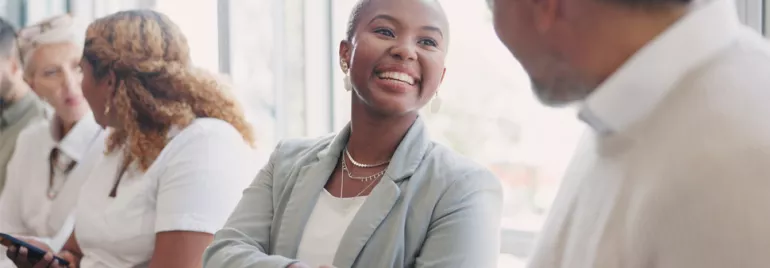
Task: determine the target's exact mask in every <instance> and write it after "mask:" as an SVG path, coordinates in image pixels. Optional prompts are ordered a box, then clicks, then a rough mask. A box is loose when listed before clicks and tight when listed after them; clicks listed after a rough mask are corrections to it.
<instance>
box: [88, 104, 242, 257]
mask: <svg viewBox="0 0 770 268" xmlns="http://www.w3.org/2000/svg"><path fill="white" fill-rule="evenodd" d="M170 137H171V138H170V141H169V142H168V144H167V145H166V147H165V148H163V150H162V151H161V153H160V155H159V156H158V158H157V159H156V160H155V162H154V163H153V164H152V165H151V166H150V167H149V169H148V170H147V171H146V172H141V171H140V170H138V168H137V167H136V166H135V165H132V166H130V167H129V168H128V169H127V171H126V172H125V173H124V174H123V176H122V178H121V179H120V180H119V184H118V187H117V195H116V196H115V197H110V196H109V195H110V192H111V190H112V188H113V187H114V186H115V182H116V180H117V179H118V178H117V177H118V173H119V172H118V170H119V168H120V167H121V166H122V161H123V154H122V152H119V151H118V152H113V153H110V154H108V155H104V154H102V153H101V152H103V151H104V144H102V146H101V147H102V148H101V150H99V151H94V153H98V154H97V157H94V160H95V161H93V162H90V163H88V165H90V168H92V172H91V173H90V176H89V177H88V178H87V182H86V183H85V184H84V185H83V189H82V191H81V193H82V194H81V196H80V200H79V202H78V205H77V209H76V223H75V234H76V235H75V236H76V238H77V242H78V244H79V245H80V248H81V249H82V250H83V254H84V257H83V259H82V260H81V265H80V267H82V268H95V267H147V266H148V264H149V262H150V260H151V258H152V254H153V250H154V246H155V234H156V233H159V232H165V231H191V232H205V233H211V234H213V233H214V232H216V231H217V230H219V229H220V228H222V226H223V225H224V223H225V221H226V220H227V218H228V217H229V215H230V213H231V212H232V210H233V209H234V208H235V205H236V204H237V202H238V200H240V198H241V193H242V191H243V189H245V188H246V186H248V184H249V182H250V181H251V180H253V178H254V177H255V176H256V172H257V170H256V169H255V168H252V165H253V160H252V158H253V151H252V150H251V147H250V146H248V145H247V144H246V143H245V142H244V140H243V138H242V137H241V135H240V133H239V132H238V131H237V130H236V129H235V128H234V127H233V126H232V125H230V124H228V123H226V122H224V121H221V120H217V119H209V118H206V119H196V120H195V121H193V122H192V123H191V124H190V125H189V126H187V127H186V128H184V129H183V130H181V131H172V133H170Z"/></svg>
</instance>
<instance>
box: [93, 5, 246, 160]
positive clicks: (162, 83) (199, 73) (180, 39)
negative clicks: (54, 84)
mask: <svg viewBox="0 0 770 268" xmlns="http://www.w3.org/2000/svg"><path fill="white" fill-rule="evenodd" d="M83 57H84V59H85V60H87V61H88V63H90V64H91V66H93V76H94V77H95V78H102V77H104V76H105V75H107V74H108V73H109V72H113V73H114V75H115V85H116V87H115V91H114V93H113V94H112V96H111V98H110V99H109V100H108V103H109V104H111V105H110V109H111V111H112V113H115V116H116V119H118V122H119V123H120V124H122V125H121V126H120V127H118V128H116V129H115V130H113V132H112V133H111V134H110V137H109V140H108V141H107V153H110V152H114V151H115V150H118V149H120V148H126V150H124V153H125V156H126V157H125V163H124V164H125V165H128V164H130V163H131V162H132V160H134V159H135V160H136V161H137V164H138V165H139V168H140V169H141V170H143V171H146V170H147V169H148V168H149V167H150V165H152V163H153V162H154V161H155V159H156V158H157V157H158V155H159V154H160V152H161V151H162V150H163V147H165V145H166V143H167V135H168V133H169V130H170V129H171V127H181V128H183V127H186V126H187V125H189V124H190V123H191V122H192V121H193V120H194V119H195V118H202V117H208V118H217V119H221V120H223V121H226V122H228V123H230V124H231V125H232V126H234V127H235V128H236V129H237V130H238V131H239V132H240V134H241V136H242V137H243V139H244V140H245V141H246V142H248V143H249V144H251V145H252V146H253V145H254V137H253V132H252V129H251V126H250V125H249V123H248V122H247V121H246V119H245V116H244V114H243V110H242V109H241V107H240V106H239V105H238V103H237V102H236V101H235V99H234V98H233V96H232V95H230V94H229V89H228V88H226V86H225V84H224V83H220V81H218V79H217V78H216V77H215V76H214V75H213V74H211V73H208V72H206V71H204V70H202V69H199V68H195V67H193V66H192V64H191V63H190V55H189V47H188V45H187V39H186V37H185V36H184V35H183V34H182V33H181V31H180V30H179V28H178V27H177V25H175V24H174V23H173V22H171V20H169V19H168V17H166V16H165V15H163V14H161V13H158V12H155V11H152V10H130V11H122V12H118V13H115V14H113V15H110V16H107V17H104V18H101V19H98V20H96V21H94V22H93V23H91V24H90V25H89V26H88V30H87V32H86V42H85V47H84V50H83Z"/></svg>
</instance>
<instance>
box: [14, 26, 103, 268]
mask: <svg viewBox="0 0 770 268" xmlns="http://www.w3.org/2000/svg"><path fill="white" fill-rule="evenodd" d="M84 30H85V29H80V28H78V27H76V25H75V23H74V20H73V18H72V17H70V16H69V15H63V16H56V17H53V18H51V19H48V20H44V21H42V22H39V23H37V24H35V25H32V26H28V27H26V28H24V29H22V30H21V31H20V32H19V41H18V42H19V48H20V51H21V55H22V56H23V58H24V62H25V63H26V64H25V66H24V79H25V81H27V83H28V84H29V85H30V87H31V88H32V90H33V91H35V93H37V95H38V96H40V97H41V98H42V99H43V100H45V101H46V102H48V104H50V105H51V106H52V107H53V108H54V111H55V113H54V116H53V119H52V120H50V121H45V120H43V121H40V122H36V123H33V124H31V125H30V126H29V127H27V128H26V129H24V130H23V131H22V132H21V134H20V135H19V138H18V141H17V143H16V151H15V152H14V154H13V157H12V158H11V161H10V162H9V164H8V174H7V181H6V187H5V188H4V189H3V194H2V195H0V215H2V217H0V232H2V233H7V234H12V235H14V236H17V237H20V236H23V237H26V238H28V239H34V240H36V241H37V242H41V243H44V244H45V246H46V247H50V248H51V249H54V250H57V251H58V250H59V249H61V247H62V246H63V245H64V242H65V241H66V240H67V238H68V237H69V235H70V233H71V232H72V228H73V223H74V222H73V219H72V218H71V217H70V213H71V212H72V210H73V208H74V207H75V203H76V201H77V199H78V196H79V193H80V191H79V190H80V186H81V183H82V181H83V180H82V178H83V177H84V176H82V175H76V176H74V177H70V174H71V173H77V172H75V170H76V168H77V166H78V163H79V162H81V160H82V158H83V154H85V153H86V151H87V150H88V148H89V147H91V146H92V144H93V143H94V141H95V140H96V138H97V137H98V135H99V133H100V132H101V130H102V129H101V127H99V125H97V124H96V121H94V118H93V116H92V115H91V112H90V109H89V107H88V103H87V102H86V100H85V98H83V92H82V90H81V89H80V80H81V79H82V73H81V72H80V66H79V63H80V58H81V55H82V53H83V46H82V43H83V39H82V37H81V36H80V35H79V32H80V31H84ZM3 257H5V254H3ZM9 265H10V267H14V266H12V265H13V263H12V262H11V260H9V259H4V262H3V263H2V264H0V267H8V266H9Z"/></svg>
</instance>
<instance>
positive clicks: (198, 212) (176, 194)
mask: <svg viewBox="0 0 770 268" xmlns="http://www.w3.org/2000/svg"><path fill="white" fill-rule="evenodd" d="M167 146H169V148H166V149H167V150H168V155H166V156H163V159H162V162H163V163H155V164H163V165H164V166H165V167H166V168H165V170H164V171H163V172H162V173H161V175H160V177H159V178H158V192H157V215H156V221H155V232H165V231H192V232H204V233H211V234H213V233H215V232H216V231H218V230H219V229H221V228H222V226H224V224H225V221H227V218H228V217H229V215H230V213H231V212H232V210H233V209H234V208H235V205H236V204H237V203H238V200H239V199H240V198H241V194H242V192H243V189H245V188H246V187H247V186H248V183H249V181H250V179H251V178H253V177H254V176H255V174H256V169H254V168H250V167H251V166H252V165H251V164H253V163H251V162H252V161H251V160H252V158H254V155H253V150H252V149H251V147H250V146H248V144H247V143H246V142H245V141H244V140H243V138H242V137H241V135H240V134H239V133H238V132H237V131H236V130H235V128H233V127H232V126H231V125H229V124H227V123H225V122H222V121H207V122H205V124H198V125H191V126H188V127H187V128H186V129H185V130H184V131H182V132H181V133H179V134H178V135H177V137H175V138H174V139H173V140H172V142H170V143H169V145H167ZM159 160H161V159H160V157H159Z"/></svg>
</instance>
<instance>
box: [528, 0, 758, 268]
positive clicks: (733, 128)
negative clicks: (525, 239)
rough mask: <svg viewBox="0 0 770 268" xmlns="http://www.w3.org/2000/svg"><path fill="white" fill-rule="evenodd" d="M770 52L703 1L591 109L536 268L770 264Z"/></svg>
mask: <svg viewBox="0 0 770 268" xmlns="http://www.w3.org/2000/svg"><path fill="white" fill-rule="evenodd" d="M768 100H770V44H768V43H767V42H766V41H765V40H763V39H762V38H761V37H760V36H759V34H757V33H755V32H754V31H753V30H751V29H749V28H747V27H745V26H743V25H741V24H740V22H739V20H738V16H737V12H736V5H735V3H734V2H733V1H731V0H716V1H712V2H710V3H705V4H704V5H703V6H700V7H697V9H694V10H692V11H690V13H688V15H686V16H685V17H684V18H683V19H681V20H680V21H679V22H677V23H676V24H675V25H673V26H672V27H671V28H670V29H668V30H667V31H665V32H664V33H663V34H662V35H660V36H659V37H658V38H656V39H655V40H653V41H652V42H650V43H649V44H647V45H646V46H645V47H644V48H642V49H641V50H640V51H638V52H637V53H636V54H635V55H634V56H633V57H632V58H630V59H629V60H628V61H627V62H626V63H625V64H624V65H623V66H622V67H621V68H620V69H619V70H617V71H616V72H615V73H614V74H613V75H612V76H611V77H610V78H609V79H608V80H607V81H605V82H604V83H603V84H602V85H601V86H600V87H599V88H598V89H597V90H596V91H595V92H594V93H593V94H592V95H591V96H589V98H588V99H587V101H586V103H585V105H584V107H583V109H582V111H581V117H582V118H583V119H584V120H586V121H587V122H588V124H589V125H591V127H592V130H591V131H590V132H589V133H588V134H587V135H586V137H585V140H584V142H583V143H582V145H581V146H580V148H579V149H578V154H577V155H576V157H575V161H574V162H573V164H572V165H571V167H570V168H569V169H568V171H567V175H566V178H565V181H564V183H563V185H562V187H561V190H560V193H559V195H558V197H557V199H556V201H555V203H554V206H553V208H552V212H551V215H550V217H549V219H548V221H547V223H546V225H545V229H544V232H543V234H542V236H541V238H540V242H539V244H538V246H537V247H536V251H535V253H534V255H533V258H532V260H531V264H530V267H534V268H555V267H563V268H605V267H606V268H610V267H612V268H615V267H623V268H669V267H670V268H696V267H697V268H712V267H713V268H724V267H741V268H753V267H768V266H769V265H770V120H768V118H769V117H768V116H770V105H768Z"/></svg>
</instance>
